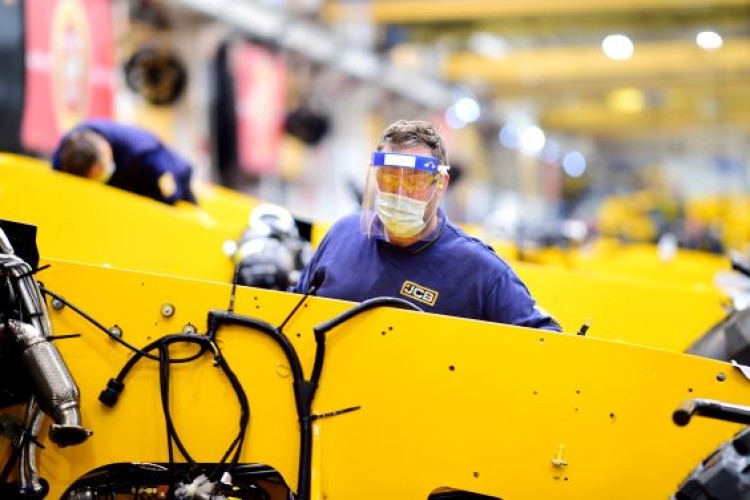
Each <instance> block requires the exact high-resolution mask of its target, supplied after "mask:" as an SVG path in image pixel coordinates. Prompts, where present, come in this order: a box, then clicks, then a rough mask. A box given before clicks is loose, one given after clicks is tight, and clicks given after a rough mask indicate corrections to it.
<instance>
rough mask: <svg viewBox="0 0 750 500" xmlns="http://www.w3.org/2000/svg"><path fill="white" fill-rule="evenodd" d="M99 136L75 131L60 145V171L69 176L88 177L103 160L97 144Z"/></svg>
mask: <svg viewBox="0 0 750 500" xmlns="http://www.w3.org/2000/svg"><path fill="white" fill-rule="evenodd" d="M96 140H97V134H96V133H95V132H92V131H90V130H74V131H73V132H71V133H69V134H68V135H67V136H66V137H65V138H64V139H63V141H62V143H61V144H60V153H59V155H60V169H61V170H62V171H64V172H68V173H69V174H73V175H77V176H79V177H86V176H87V175H88V174H89V172H90V171H91V168H92V167H93V166H94V165H95V164H96V163H97V162H99V161H100V160H101V152H100V150H99V146H98V144H97V142H96Z"/></svg>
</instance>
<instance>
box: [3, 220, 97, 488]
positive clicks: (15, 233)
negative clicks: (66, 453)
mask: <svg viewBox="0 0 750 500" xmlns="http://www.w3.org/2000/svg"><path fill="white" fill-rule="evenodd" d="M2 228H7V230H8V234H6V232H5V231H4V230H3V229H2ZM35 235H36V231H35V229H30V227H29V226H24V225H23V224H21V225H17V224H14V223H9V222H7V221H3V223H2V226H0V361H1V362H2V368H1V369H0V375H2V380H0V393H1V394H2V398H0V399H1V401H0V402H2V404H3V405H9V404H17V403H20V402H24V401H25V402H27V404H26V412H25V416H24V418H23V422H22V423H21V422H20V421H19V422H18V424H17V425H3V431H4V435H6V436H7V437H9V438H10V439H11V440H12V442H13V451H12V453H11V454H10V457H9V458H8V460H7V462H6V463H5V466H4V467H3V468H2V472H0V496H2V498H10V497H15V496H17V495H20V496H22V497H24V498H44V496H46V494H47V492H48V491H49V485H48V484H47V482H46V481H45V480H44V479H43V478H41V477H40V476H39V472H38V468H37V464H36V455H37V442H36V439H35V438H36V436H37V435H39V432H40V431H41V427H42V422H43V413H42V412H44V413H46V414H48V415H49V416H50V417H52V419H53V421H54V423H53V424H52V425H51V426H50V430H49V437H50V440H51V441H52V442H54V443H56V444H57V445H58V446H61V447H62V446H70V445H75V444H79V443H81V442H83V441H85V440H86V439H87V438H88V436H90V435H91V432H90V431H89V430H87V429H85V428H84V427H83V426H82V425H81V414H80V395H79V391H78V386H77V385H76V383H75V382H74V381H73V378H72V376H71V375H70V372H69V371H68V368H67V366H66V365H65V362H64V361H63V359H62V357H61V356H60V353H59V352H58V350H57V348H56V347H55V346H54V345H53V344H52V343H51V342H50V340H51V337H52V326H51V323H50V319H49V316H48V314H47V307H46V304H45V302H44V298H43V297H42V293H41V289H40V285H39V283H37V281H36V279H35V278H34V276H35V273H36V272H37V267H36V266H37V264H38V255H39V254H38V251H37V250H36V242H35ZM14 244H18V247H19V249H20V250H21V251H22V252H23V253H24V255H25V256H26V257H27V258H28V259H29V260H30V261H32V262H34V268H32V267H31V265H29V263H28V262H27V261H26V260H24V258H22V257H20V256H19V255H17V254H16V252H15V250H14ZM6 424H7V422H6ZM14 429H15V430H14ZM16 466H17V467H16ZM14 468H16V469H17V472H18V474H17V481H16V482H15V483H14V482H9V481H8V479H9V477H10V472H11V471H12V470H13V469H14Z"/></svg>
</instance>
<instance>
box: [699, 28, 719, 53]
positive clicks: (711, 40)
mask: <svg viewBox="0 0 750 500" xmlns="http://www.w3.org/2000/svg"><path fill="white" fill-rule="evenodd" d="M695 43H697V44H698V47H700V48H702V49H705V50H716V49H718V48H719V47H721V46H722V44H723V43H724V40H722V39H721V35H719V34H718V33H716V32H715V31H701V32H700V33H698V34H697V35H696V36H695Z"/></svg>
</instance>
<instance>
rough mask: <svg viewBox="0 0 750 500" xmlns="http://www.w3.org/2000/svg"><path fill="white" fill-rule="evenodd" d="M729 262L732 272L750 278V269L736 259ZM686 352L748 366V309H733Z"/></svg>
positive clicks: (749, 343) (749, 323)
mask: <svg viewBox="0 0 750 500" xmlns="http://www.w3.org/2000/svg"><path fill="white" fill-rule="evenodd" d="M731 262H732V269H733V270H735V271H737V272H739V273H740V274H742V275H744V276H746V277H748V278H750V268H748V267H747V266H746V265H745V264H744V263H743V262H741V261H740V260H739V259H738V258H737V257H732V260H731ZM686 352H687V353H688V354H696V355H698V356H703V357H706V358H711V359H718V360H720V361H730V360H735V361H737V362H738V363H740V364H742V365H750V308H744V309H742V308H733V310H732V311H731V312H730V313H729V314H728V315H727V316H726V317H725V318H723V319H722V320H721V321H719V322H718V323H716V324H715V325H714V326H712V327H711V328H710V329H709V330H708V332H706V333H705V334H704V335H703V336H702V337H701V338H700V339H698V340H697V341H696V342H695V343H693V345H691V346H690V347H689V348H688V350H687V351H686Z"/></svg>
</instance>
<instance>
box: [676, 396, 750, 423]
mask: <svg viewBox="0 0 750 500" xmlns="http://www.w3.org/2000/svg"><path fill="white" fill-rule="evenodd" d="M693 415H701V416H704V417H709V418H715V419H718V420H724V421H726V422H734V423H737V424H743V425H750V407H748V406H740V405H734V404H729V403H724V402H722V401H715V400H712V399H688V400H687V401H684V402H683V403H682V404H681V405H680V407H679V408H678V409H677V410H675V411H674V413H673V414H672V420H673V421H674V423H675V424H676V425H679V426H680V427H684V426H686V425H687V424H689V423H690V418H691V417H692V416H693Z"/></svg>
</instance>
